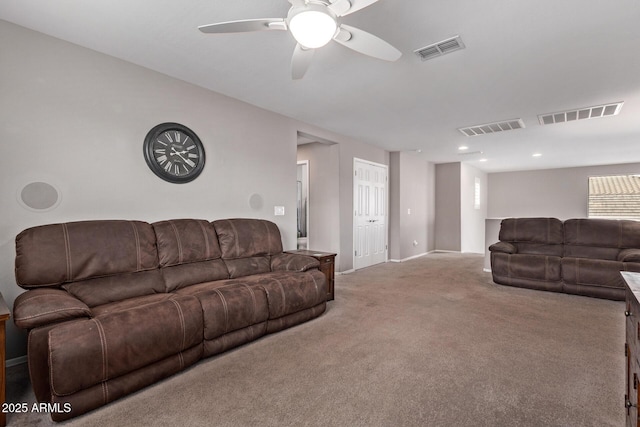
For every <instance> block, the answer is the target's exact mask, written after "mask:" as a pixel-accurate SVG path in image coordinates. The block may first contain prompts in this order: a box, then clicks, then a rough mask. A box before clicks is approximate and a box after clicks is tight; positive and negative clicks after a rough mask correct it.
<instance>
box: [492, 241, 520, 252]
mask: <svg viewBox="0 0 640 427" xmlns="http://www.w3.org/2000/svg"><path fill="white" fill-rule="evenodd" d="M489 251H490V252H503V253H505V254H515V253H518V248H516V246H515V245H514V244H513V243H509V242H497V243H494V244H493V245H491V246H489Z"/></svg>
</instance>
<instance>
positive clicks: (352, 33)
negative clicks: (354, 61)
mask: <svg viewBox="0 0 640 427" xmlns="http://www.w3.org/2000/svg"><path fill="white" fill-rule="evenodd" d="M333 40H335V41H336V42H338V43H340V44H341V45H343V46H346V47H348V48H349V49H353V50H355V51H356V52H360V53H362V54H364V55H368V56H372V57H374V58H378V59H383V60H385V61H391V62H393V61H397V60H398V59H400V57H401V56H402V52H400V51H399V50H398V49H396V48H395V47H393V46H391V45H390V44H389V43H387V42H386V41H384V40H382V39H381V38H378V37H376V36H374V35H373V34H370V33H367V32H366V31H363V30H360V29H358V28H355V27H351V26H349V25H344V24H342V25H340V31H338V34H337V35H336V36H335V37H334V38H333Z"/></svg>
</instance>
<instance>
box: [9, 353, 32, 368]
mask: <svg viewBox="0 0 640 427" xmlns="http://www.w3.org/2000/svg"><path fill="white" fill-rule="evenodd" d="M23 363H27V356H20V357H15V358H13V359H9V360H7V362H6V365H5V366H6V367H7V368H9V367H11V366H16V365H22V364H23Z"/></svg>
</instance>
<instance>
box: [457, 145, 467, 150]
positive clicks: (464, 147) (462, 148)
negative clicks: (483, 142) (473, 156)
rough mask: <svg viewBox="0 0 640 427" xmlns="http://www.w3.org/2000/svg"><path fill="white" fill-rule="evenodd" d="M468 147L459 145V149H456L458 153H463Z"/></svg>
mask: <svg viewBox="0 0 640 427" xmlns="http://www.w3.org/2000/svg"><path fill="white" fill-rule="evenodd" d="M468 149H469V147H467V146H466V145H461V146H460V147H458V150H460V151H464V150H468Z"/></svg>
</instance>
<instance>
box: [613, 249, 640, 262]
mask: <svg viewBox="0 0 640 427" xmlns="http://www.w3.org/2000/svg"><path fill="white" fill-rule="evenodd" d="M618 261H621V262H640V249H623V250H621V251H620V253H619V254H618Z"/></svg>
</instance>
